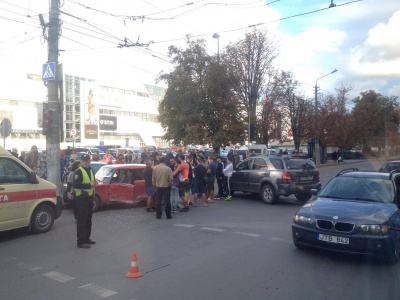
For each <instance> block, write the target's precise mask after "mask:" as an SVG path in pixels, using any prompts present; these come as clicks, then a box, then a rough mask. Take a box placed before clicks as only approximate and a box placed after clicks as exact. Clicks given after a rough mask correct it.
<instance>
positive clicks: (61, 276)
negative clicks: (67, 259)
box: [43, 271, 75, 283]
mask: <svg viewBox="0 0 400 300" xmlns="http://www.w3.org/2000/svg"><path fill="white" fill-rule="evenodd" d="M43 275H44V276H46V277H49V278H50V279H53V280H56V281H58V282H62V283H65V282H68V281H71V280H74V279H75V278H74V277H71V276H67V275H64V274H61V273H58V272H56V271H52V272H47V273H44V274H43Z"/></svg>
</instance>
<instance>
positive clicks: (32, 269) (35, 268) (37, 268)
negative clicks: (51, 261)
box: [30, 267, 43, 271]
mask: <svg viewBox="0 0 400 300" xmlns="http://www.w3.org/2000/svg"><path fill="white" fill-rule="evenodd" d="M40 269H43V267H33V268H31V269H30V270H31V271H36V270H40Z"/></svg>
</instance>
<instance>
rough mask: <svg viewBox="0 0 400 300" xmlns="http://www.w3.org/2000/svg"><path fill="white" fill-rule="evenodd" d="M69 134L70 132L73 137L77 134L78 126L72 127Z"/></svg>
mask: <svg viewBox="0 0 400 300" xmlns="http://www.w3.org/2000/svg"><path fill="white" fill-rule="evenodd" d="M69 134H70V135H71V136H72V137H74V136H76V128H71V129H70V130H69Z"/></svg>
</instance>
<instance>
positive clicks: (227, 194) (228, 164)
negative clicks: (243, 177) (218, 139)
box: [222, 157, 233, 201]
mask: <svg viewBox="0 0 400 300" xmlns="http://www.w3.org/2000/svg"><path fill="white" fill-rule="evenodd" d="M222 172H223V173H224V191H225V200H227V201H229V200H231V199H232V195H231V187H230V180H231V177H232V173H233V164H232V161H231V159H230V158H229V157H228V158H227V159H226V167H225V168H224V169H223V171H222Z"/></svg>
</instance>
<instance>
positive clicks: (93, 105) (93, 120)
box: [80, 81, 100, 145]
mask: <svg viewBox="0 0 400 300" xmlns="http://www.w3.org/2000/svg"><path fill="white" fill-rule="evenodd" d="M98 91H99V88H98V86H97V85H96V84H94V83H92V82H87V81H80V98H81V141H82V142H83V143H84V144H90V145H97V144H98V143H99V135H100V134H99V101H98V97H99V95H98Z"/></svg>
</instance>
